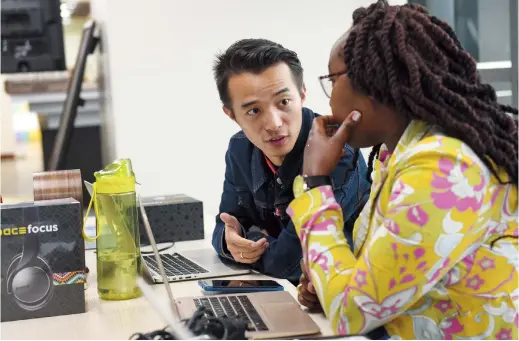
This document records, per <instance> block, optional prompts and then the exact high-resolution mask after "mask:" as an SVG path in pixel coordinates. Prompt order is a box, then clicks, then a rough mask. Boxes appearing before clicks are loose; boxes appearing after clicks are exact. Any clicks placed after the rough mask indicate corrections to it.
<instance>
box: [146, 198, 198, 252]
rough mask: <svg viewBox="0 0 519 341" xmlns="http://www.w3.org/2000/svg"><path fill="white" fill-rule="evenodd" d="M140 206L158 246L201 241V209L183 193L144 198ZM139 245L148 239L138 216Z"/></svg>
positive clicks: (196, 202) (196, 201)
mask: <svg viewBox="0 0 519 341" xmlns="http://www.w3.org/2000/svg"><path fill="white" fill-rule="evenodd" d="M142 204H143V206H144V209H145V210H146V214H147V216H148V220H149V222H150V226H151V230H152V232H153V237H154V238H155V241H156V242H157V243H168V242H180V241H188V240H198V239H204V207H203V204H202V202H201V201H200V200H197V199H194V198H192V197H190V196H187V195H185V194H173V195H165V196H152V197H143V198H142ZM139 231H140V239H141V245H148V244H149V239H148V235H147V234H146V230H145V229H144V224H143V222H142V217H141V216H140V214H139Z"/></svg>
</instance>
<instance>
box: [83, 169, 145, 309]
mask: <svg viewBox="0 0 519 341" xmlns="http://www.w3.org/2000/svg"><path fill="white" fill-rule="evenodd" d="M94 176H95V178H96V182H95V183H94V184H93V186H92V197H93V202H94V210H95V215H96V223H97V233H96V237H95V238H93V239H95V240H96V244H97V292H98V294H99V297H100V298H102V299H105V300H126V299H131V298H135V297H139V296H141V294H142V293H141V290H140V289H139V287H138V285H137V277H138V276H139V275H140V273H141V254H140V240H139V220H138V211H137V197H136V193H135V175H134V174H133V170H132V165H131V161H130V160H129V159H120V160H117V161H115V162H113V163H111V164H110V165H108V166H106V167H105V168H104V169H103V170H101V171H98V172H95V173H94Z"/></svg>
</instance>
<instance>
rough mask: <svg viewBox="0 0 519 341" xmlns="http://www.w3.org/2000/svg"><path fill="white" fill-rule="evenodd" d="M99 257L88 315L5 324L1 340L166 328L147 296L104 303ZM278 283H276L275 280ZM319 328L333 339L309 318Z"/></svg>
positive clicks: (182, 285) (189, 289) (159, 288)
mask: <svg viewBox="0 0 519 341" xmlns="http://www.w3.org/2000/svg"><path fill="white" fill-rule="evenodd" d="M210 247H211V245H210V241H208V240H200V241H192V242H182V243H177V244H176V245H175V246H174V249H175V250H189V249H194V248H210ZM95 257H96V255H95V253H94V252H93V251H91V250H90V251H87V252H86V265H87V266H88V268H89V269H90V273H89V274H88V276H87V282H88V288H87V289H86V290H85V298H86V313H83V314H75V315H64V316H54V317H46V318H38V319H31V320H22V321H12V322H3V323H1V325H0V330H1V331H0V338H1V339H9V340H15V339H18V340H19V339H22V340H42V339H45V340H49V339H52V340H61V339H67V340H71V339H72V340H88V339H103V340H108V339H118V340H128V339H129V338H130V336H131V335H132V334H134V333H136V332H142V333H147V332H151V331H154V330H157V329H161V328H164V327H165V323H164V322H163V321H162V319H161V317H160V316H159V315H158V314H157V313H156V311H155V310H154V309H153V307H152V306H151V304H150V303H149V302H148V301H147V300H146V298H145V297H144V296H141V297H139V298H136V299H132V300H127V301H103V300H101V299H99V296H98V295H97V282H96V259H95ZM228 278H229V279H231V278H236V279H238V278H239V279H271V278H270V277H267V276H264V275H260V274H250V275H243V276H233V277H228ZM276 280H277V279H276ZM277 281H278V282H279V283H280V284H282V285H283V286H284V287H285V290H286V291H288V292H289V293H290V294H291V295H292V296H293V297H294V298H296V299H297V291H296V288H295V287H294V286H293V285H292V284H290V282H288V281H287V280H277ZM170 285H171V289H172V291H173V294H174V295H175V297H182V296H184V297H185V296H191V295H193V296H195V295H202V293H201V291H200V287H199V286H198V283H197V281H196V280H194V281H185V282H176V283H171V284H170ZM153 289H154V290H155V291H156V292H157V293H159V295H161V296H162V297H164V299H165V300H166V299H167V294H166V290H165V288H164V286H163V285H162V284H155V285H153ZM310 316H311V317H312V319H313V320H314V321H315V323H316V324H317V325H318V326H319V327H320V329H321V334H322V335H332V330H331V327H330V324H329V323H328V321H327V320H326V318H325V317H324V315H323V314H322V313H313V314H310Z"/></svg>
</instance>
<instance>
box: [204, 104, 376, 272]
mask: <svg viewBox="0 0 519 341" xmlns="http://www.w3.org/2000/svg"><path fill="white" fill-rule="evenodd" d="M302 115H303V119H302V125H301V130H300V133H299V136H298V139H297V141H296V144H295V146H294V148H293V150H292V151H291V152H290V153H289V154H288V155H287V156H286V157H285V159H284V161H283V164H282V165H281V166H280V167H279V168H278V170H277V174H276V176H275V175H274V174H273V172H272V171H271V170H270V169H269V168H268V165H267V164H266V161H265V158H264V155H263V153H262V152H261V150H259V149H258V148H256V147H255V146H254V145H253V144H252V143H251V142H250V141H249V140H248V139H247V137H246V136H245V134H244V133H243V132H241V131H240V132H238V133H237V134H235V135H234V136H233V137H232V138H231V140H230V142H229V148H228V150H227V153H226V154H225V165H226V170H225V180H224V184H223V193H222V198H221V202H220V209H219V213H223V212H225V213H228V214H230V215H233V216H235V217H236V218H237V219H238V221H239V222H240V223H241V225H242V235H243V236H245V238H247V239H250V240H259V239H261V238H267V240H268V242H269V247H268V248H267V249H266V250H265V252H264V253H263V255H262V256H261V258H260V259H259V260H258V261H257V262H256V263H255V264H253V268H254V269H255V270H257V271H259V272H261V273H264V274H266V275H270V276H273V277H277V278H284V279H288V280H290V281H293V282H297V281H298V279H299V276H300V275H301V269H300V267H299V262H300V260H301V257H302V251H301V244H300V242H299V238H298V237H297V235H296V233H295V229H294V225H293V223H292V221H291V220H290V217H289V216H288V215H287V214H286V208H287V206H288V204H289V203H290V202H291V201H292V200H293V199H294V195H293V191H292V183H293V181H294V178H295V177H296V176H297V175H299V174H300V173H301V171H302V166H303V153H304V148H305V145H306V141H307V139H308V134H309V132H310V129H311V127H312V121H313V119H314V118H315V117H317V116H319V115H318V114H316V113H314V112H312V111H311V110H310V109H307V108H303V112H302ZM346 149H347V152H346V154H345V155H344V156H343V157H342V158H341V160H340V162H339V164H338V166H337V167H336V169H335V170H334V171H333V174H332V176H331V177H332V182H333V187H334V192H335V196H336V198H337V202H339V203H340V204H341V206H342V210H343V214H344V221H347V222H348V223H346V225H345V230H344V233H345V235H346V238H347V239H348V242H350V245H352V243H351V238H352V230H353V223H354V221H355V220H356V218H357V216H358V212H360V210H361V209H362V207H363V206H364V203H365V202H366V200H367V198H368V196H369V188H370V183H369V182H368V181H367V180H366V171H367V167H366V162H365V161H364V158H363V157H362V154H361V153H360V152H359V157H358V161H357V164H356V165H355V168H354V169H353V167H352V166H351V163H352V161H353V149H352V148H351V147H349V146H346ZM323 152H324V151H323ZM261 230H266V231H267V232H268V236H265V235H264V234H263V233H261V232H260V231H261ZM212 243H213V247H214V248H215V249H216V252H217V253H218V254H219V255H220V256H221V257H224V258H227V259H230V260H233V258H232V256H231V254H230V252H229V251H228V249H227V245H226V242H225V225H224V223H223V222H222V221H221V219H220V217H219V214H218V216H217V217H216V227H215V229H214V232H213V240H212Z"/></svg>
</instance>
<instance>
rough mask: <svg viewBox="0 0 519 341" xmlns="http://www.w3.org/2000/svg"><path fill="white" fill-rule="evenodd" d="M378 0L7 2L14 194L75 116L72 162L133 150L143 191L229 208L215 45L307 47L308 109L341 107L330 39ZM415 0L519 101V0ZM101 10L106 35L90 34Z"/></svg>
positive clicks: (6, 74)
mask: <svg viewBox="0 0 519 341" xmlns="http://www.w3.org/2000/svg"><path fill="white" fill-rule="evenodd" d="M371 2H372V1H370V0H348V1H345V0H327V1H325V2H324V1H317V0H300V1H289V0H286V1H274V0H264V1H261V2H259V1H258V2H250V1H247V2H245V1H239V0H226V1H211V0H190V1H185V0H147V1H136V0H131V1H129V0H66V1H65V0H62V1H59V0H2V2H1V5H2V33H1V34H2V74H1V77H0V80H1V82H0V83H1V84H2V85H1V90H2V92H1V104H2V109H1V116H0V118H1V123H0V125H1V141H0V143H1V144H0V147H1V154H2V163H1V168H0V172H1V183H0V186H1V187H0V193H1V194H2V196H3V197H4V201H7V202H9V201H20V200H32V173H33V172H35V171H41V170H44V169H48V168H49V167H50V165H49V160H50V159H51V156H52V151H53V148H54V147H55V141H56V136H57V135H58V131H59V126H60V123H63V118H64V117H71V116H72V117H74V116H75V117H74V119H73V120H72V122H71V127H72V129H71V135H70V136H69V138H67V139H65V140H66V146H65V147H64V148H62V154H63V155H62V157H61V158H60V166H59V167H61V168H67V169H70V168H79V169H81V170H82V173H83V177H84V178H86V179H89V180H91V179H92V174H93V172H94V171H95V170H98V169H101V168H102V167H103V165H105V164H107V163H109V162H111V161H113V160H114V159H116V158H120V157H129V158H131V159H132V161H133V165H134V170H135V173H136V176H137V180H138V181H139V183H141V184H142V186H141V188H140V190H141V193H143V194H144V195H164V194H177V193H185V194H188V195H191V196H193V197H195V198H197V199H200V200H202V201H203V202H204V212H205V214H209V215H215V214H216V213H217V210H218V204H219V200H220V195H221V190H222V183H223V175H224V153H225V151H226V148H227V144H228V141H229V138H230V136H231V135H232V134H233V133H235V132H236V131H237V130H238V127H237V126H236V125H235V124H234V123H233V122H232V121H230V120H228V119H227V118H226V117H225V116H224V115H223V112H222V110H221V104H220V102H219V99H218V94H217V91H216V86H215V84H214V81H213V78H212V71H211V67H212V62H213V59H214V56H215V54H216V53H217V52H220V51H222V50H224V49H225V48H227V47H228V46H229V45H230V44H231V43H233V42H234V41H236V40H238V39H242V38H249V37H263V38H268V39H271V40H274V41H277V42H279V43H281V44H283V45H284V46H286V47H287V48H290V49H292V50H294V51H296V52H297V53H298V54H299V56H300V58H301V61H302V64H303V67H304V69H305V80H306V85H307V89H308V100H307V102H306V106H308V107H310V108H312V109H313V110H314V111H317V112H319V113H322V114H327V113H329V106H328V99H327V98H326V97H325V96H324V94H323V93H322V91H321V89H320V86H319V82H318V81H317V78H318V76H320V75H324V74H326V73H327V63H328V54H329V50H330V48H331V46H332V44H333V42H334V41H335V40H336V39H337V38H338V37H339V36H340V35H341V34H342V33H343V32H344V31H346V30H347V29H348V27H349V26H350V25H351V14H352V12H353V10H354V9H355V8H357V7H359V6H366V5H369V4H370V3H371ZM406 2H407V1H405V0H395V1H390V3H392V4H403V3H406ZM410 2H413V3H419V4H422V5H424V6H426V7H427V8H428V9H429V10H430V12H431V13H432V14H434V15H436V16H438V17H440V18H442V19H443V20H445V21H447V22H448V23H449V24H450V25H451V26H452V27H453V28H454V29H455V31H456V33H457V35H458V37H459V38H460V40H461V42H462V44H463V45H464V46H465V48H466V49H467V50H468V51H469V52H470V53H471V54H472V56H473V57H474V58H475V59H476V60H477V61H478V68H479V70H480V72H481V75H482V77H483V79H484V80H485V81H486V82H489V83H490V84H492V85H493V86H494V87H495V88H496V90H497V91H498V97H499V101H501V102H502V103H505V104H513V105H515V106H517V105H518V90H517V80H518V75H519V71H518V35H519V34H518V25H517V22H518V19H517V18H518V5H517V2H518V1H517V0H412V1H410ZM90 20H94V21H95V25H96V26H95V30H94V33H93V34H94V37H90V38H88V37H86V38H85V30H84V28H85V24H86V23H87V22H89V21H90ZM96 38H99V43H98V44H97V45H95V46H94V45H92V46H94V47H95V49H94V51H93V53H92V54H88V53H83V55H82V58H83V60H86V61H85V67H84V70H83V71H84V73H83V74H82V75H80V76H81V82H80V83H81V84H79V87H78V86H75V89H76V90H78V91H79V93H80V98H81V102H82V104H83V105H82V106H79V107H78V108H77V110H76V109H75V107H76V105H75V103H76V102H74V101H72V100H71V99H73V98H74V93H73V92H74V89H71V87H70V86H69V85H70V84H71V78H73V75H74V71H77V70H74V68H75V66H76V60H77V58H78V55H81V53H80V51H81V46H82V44H86V45H88V44H92V42H91V41H92V39H94V40H95V39H96ZM88 39H90V40H88ZM86 41H87V43H85V42H86ZM86 45H85V46H86ZM88 46H90V45H88ZM83 52H84V51H83ZM38 56H40V57H41V58H40V57H38ZM38 58H39V59H38ZM76 85H77V84H76ZM72 88H74V87H72ZM67 100H68V101H69V103H72V104H71V106H68V107H67V105H65V103H66V102H67ZM76 104H77V103H76ZM66 112H67V113H68V114H66ZM71 113H72V115H70V114H71ZM76 114H77V115H76ZM363 152H364V153H369V150H364V151H363ZM206 229H207V230H208V231H211V230H212V226H206Z"/></svg>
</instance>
